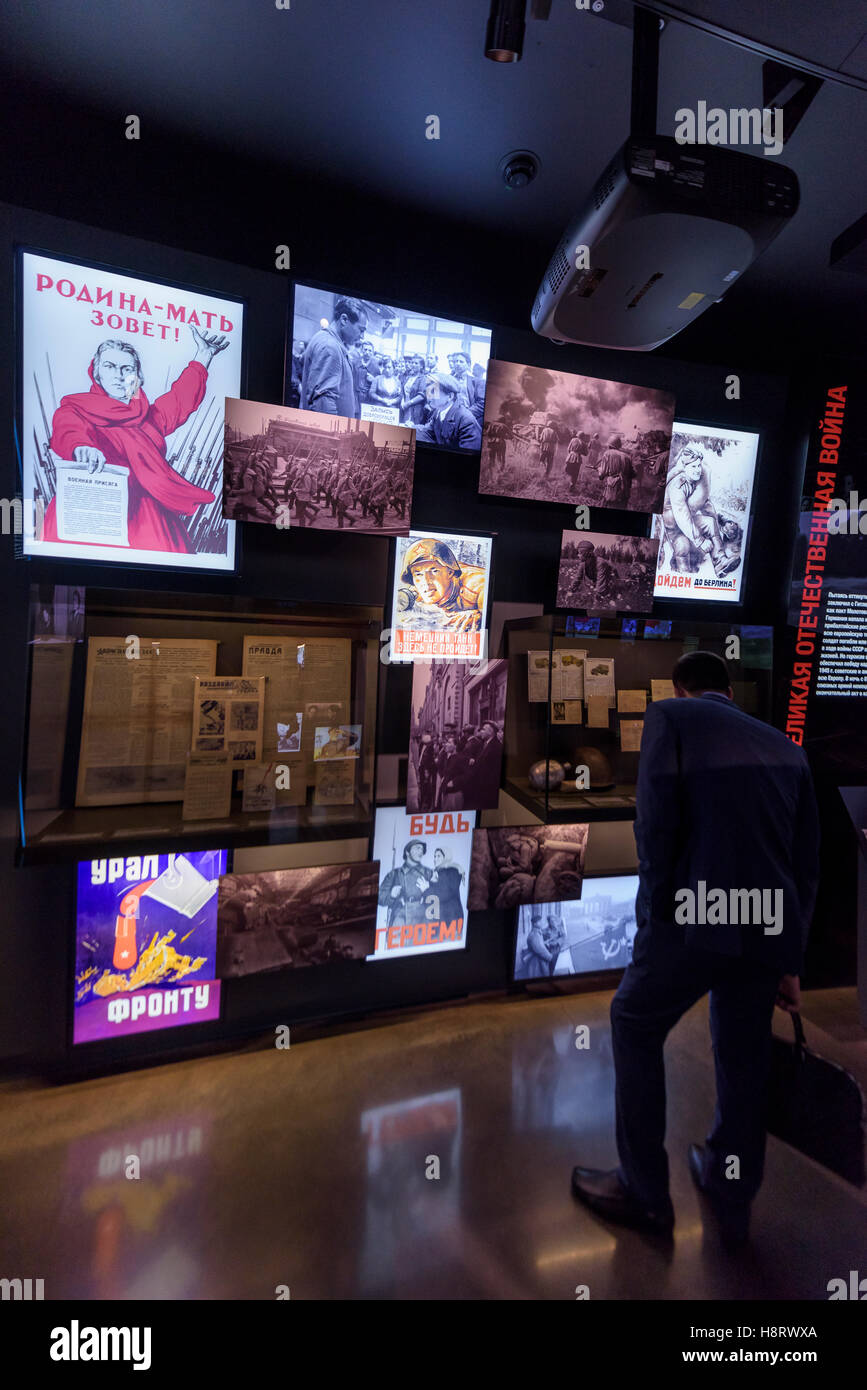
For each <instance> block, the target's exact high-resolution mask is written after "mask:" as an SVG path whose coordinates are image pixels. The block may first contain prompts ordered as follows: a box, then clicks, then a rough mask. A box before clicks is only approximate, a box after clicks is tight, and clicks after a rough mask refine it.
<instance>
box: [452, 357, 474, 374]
mask: <svg viewBox="0 0 867 1390" xmlns="http://www.w3.org/2000/svg"><path fill="white" fill-rule="evenodd" d="M449 361H450V362H451V367H452V371H453V372H454V374H455V376H456V377H462V376H466V374H467V372H468V371H469V370H470V359H469V357H468V356H467V354H466V353H465V352H455V353H452V356H451V357H450V358H449Z"/></svg>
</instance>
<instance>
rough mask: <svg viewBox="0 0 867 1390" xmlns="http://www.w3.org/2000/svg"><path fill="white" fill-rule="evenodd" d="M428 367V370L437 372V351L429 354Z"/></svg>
mask: <svg viewBox="0 0 867 1390" xmlns="http://www.w3.org/2000/svg"><path fill="white" fill-rule="evenodd" d="M427 368H428V371H431V372H435V371H436V369H437V357H436V353H435V352H432V353H430V354H429V355H428V358H427Z"/></svg>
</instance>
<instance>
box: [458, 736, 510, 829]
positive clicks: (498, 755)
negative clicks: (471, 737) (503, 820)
mask: <svg viewBox="0 0 867 1390" xmlns="http://www.w3.org/2000/svg"><path fill="white" fill-rule="evenodd" d="M480 732H481V740H482V741H481V744H480V746H479V747H478V748H477V749H476V750H475V751H474V752H470V749H469V746H468V747H467V750H466V751H467V753H469V756H470V757H471V758H472V759H473V764H472V767H471V768H470V771H469V775H468V777H467V780H466V782H465V783H464V807H465V809H466V810H469V811H484V810H491V809H492V808H493V807H495V806H496V805H497V803H498V801H499V799H500V772H501V770H502V765H503V745H502V743H501V742H500V739H499V736H498V730H497V726H496V724H494V722H493V721H492V720H490V719H486V720H485V722H484V723H483V724H482V727H481V730H480Z"/></svg>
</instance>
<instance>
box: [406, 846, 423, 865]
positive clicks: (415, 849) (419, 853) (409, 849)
mask: <svg viewBox="0 0 867 1390" xmlns="http://www.w3.org/2000/svg"><path fill="white" fill-rule="evenodd" d="M426 854H427V845H426V843H425V841H424V840H409V841H408V842H407V843H406V844H405V845H404V847H403V858H404V863H406V864H420V863H421V861H422V859H424V856H425V855H426Z"/></svg>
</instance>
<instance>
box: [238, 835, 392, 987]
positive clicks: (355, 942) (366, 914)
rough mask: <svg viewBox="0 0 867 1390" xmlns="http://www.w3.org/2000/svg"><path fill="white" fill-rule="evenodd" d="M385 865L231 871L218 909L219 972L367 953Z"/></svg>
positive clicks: (252, 971) (276, 967) (321, 962)
mask: <svg viewBox="0 0 867 1390" xmlns="http://www.w3.org/2000/svg"><path fill="white" fill-rule="evenodd" d="M378 887H379V865H378V864H375V863H363V864H332V865H330V866H327V867H319V868H305V869H274V870H271V871H269V872H266V873H259V874H226V875H225V876H224V877H223V878H221V879H220V897H219V905H218V909H217V975H218V977H219V978H220V979H229V978H233V977H235V976H238V975H255V974H258V973H259V972H261V971H265V970H287V969H297V968H298V967H299V966H306V965H331V964H333V963H334V962H337V961H345V960H363V959H364V958H365V956H367V955H368V954H369V953H370V952H371V951H372V950H373V944H374V933H375V929H376V899H377V892H378Z"/></svg>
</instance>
